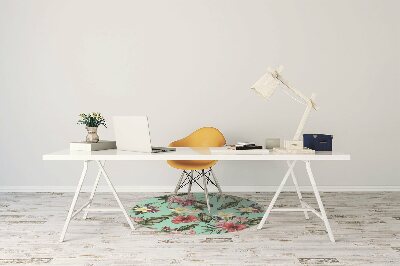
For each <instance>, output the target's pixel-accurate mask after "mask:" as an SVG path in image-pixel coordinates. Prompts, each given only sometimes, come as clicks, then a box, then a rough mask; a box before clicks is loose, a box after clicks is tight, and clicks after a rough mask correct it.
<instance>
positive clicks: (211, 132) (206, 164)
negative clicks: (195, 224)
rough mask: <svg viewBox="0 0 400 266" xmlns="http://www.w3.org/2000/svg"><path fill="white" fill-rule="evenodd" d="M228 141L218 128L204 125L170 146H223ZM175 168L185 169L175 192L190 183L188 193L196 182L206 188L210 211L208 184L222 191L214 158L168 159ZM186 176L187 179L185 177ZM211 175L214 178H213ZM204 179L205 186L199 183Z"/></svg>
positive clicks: (205, 192)
mask: <svg viewBox="0 0 400 266" xmlns="http://www.w3.org/2000/svg"><path fill="white" fill-rule="evenodd" d="M225 143H226V140H225V138H224V135H223V134H222V133H221V132H220V131H219V130H218V129H216V128H213V127H203V128H200V129H198V130H196V131H194V132H193V133H191V134H190V135H189V136H187V137H185V138H183V139H180V140H177V141H174V142H172V143H171V144H170V145H169V146H170V147H194V148H195V147H222V146H224V145H225ZM167 163H168V164H169V165H170V166H172V167H173V168H176V169H179V170H183V172H182V175H181V177H180V179H179V181H178V184H177V185H176V188H175V194H177V193H178V190H179V189H180V188H182V187H184V186H186V185H188V193H190V191H191V189H192V184H193V183H196V184H197V185H198V186H199V187H201V188H202V189H203V190H204V194H205V196H206V201H207V208H208V211H209V212H210V203H209V201H208V189H207V184H208V183H211V184H213V185H214V186H216V187H217V188H218V191H219V193H222V190H221V187H220V185H219V182H218V180H217V177H216V176H215V174H214V172H213V170H212V167H213V166H214V165H215V164H216V163H217V161H214V160H210V161H209V160H202V161H198V160H173V161H171V160H170V161H167ZM184 177H185V179H184ZM211 177H212V179H213V180H211ZM200 178H202V179H203V186H201V185H200V184H199V183H198V180H199V179H200Z"/></svg>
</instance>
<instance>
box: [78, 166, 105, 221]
mask: <svg viewBox="0 0 400 266" xmlns="http://www.w3.org/2000/svg"><path fill="white" fill-rule="evenodd" d="M105 164H106V161H103V163H102V165H103V167H104V165H105ZM100 176H101V171H100V170H99V171H98V172H97V176H96V180H95V181H94V185H93V189H92V193H90V197H89V204H88V205H87V207H86V209H85V212H84V213H83V219H84V220H86V218H87V216H88V213H89V211H88V209H89V208H90V206H91V205H92V201H93V198H94V194H96V189H97V185H98V184H99V181H100Z"/></svg>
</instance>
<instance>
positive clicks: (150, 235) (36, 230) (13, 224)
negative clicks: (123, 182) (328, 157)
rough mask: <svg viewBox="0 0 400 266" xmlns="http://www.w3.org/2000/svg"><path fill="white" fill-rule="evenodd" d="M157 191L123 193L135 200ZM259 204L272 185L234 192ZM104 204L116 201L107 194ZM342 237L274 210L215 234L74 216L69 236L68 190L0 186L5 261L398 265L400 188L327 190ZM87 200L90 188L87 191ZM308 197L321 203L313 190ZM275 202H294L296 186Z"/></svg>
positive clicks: (316, 222) (127, 200) (313, 220)
mask: <svg viewBox="0 0 400 266" xmlns="http://www.w3.org/2000/svg"><path fill="white" fill-rule="evenodd" d="M159 194H160V193H158V194H155V193H121V194H120V196H121V200H122V202H123V203H124V204H125V206H126V207H127V208H128V207H131V206H133V205H134V203H135V202H136V201H138V200H140V199H143V198H145V197H149V196H154V195H159ZM232 194H234V195H239V196H242V197H247V198H250V199H252V200H255V201H257V202H259V203H262V204H267V202H269V201H270V200H271V197H272V194H271V193H248V194H246V193H232ZM96 196H97V198H96V200H95V202H96V203H98V204H100V205H103V206H104V205H107V206H115V204H114V203H115V202H114V200H113V198H112V196H111V195H110V194H97V195H96ZM321 196H322V199H323V201H324V203H325V206H326V210H327V213H328V217H329V219H330V222H331V226H332V229H333V232H334V235H335V237H336V240H337V242H336V243H331V242H330V241H329V239H328V236H327V235H326V231H325V228H324V226H323V223H322V221H321V220H320V219H318V218H317V217H315V215H313V214H310V215H311V216H310V220H308V221H306V220H305V219H304V216H303V213H301V212H298V213H272V214H271V216H270V218H269V219H268V220H269V222H268V223H267V224H266V225H265V226H264V228H263V229H262V230H260V231H256V230H255V228H251V229H248V230H245V231H241V232H239V233H230V234H224V235H212V236H201V235H200V236H192V235H171V234H166V233H159V232H154V231H151V230H150V229H146V228H138V229H137V230H136V231H134V232H132V233H131V231H130V230H129V227H128V225H127V223H126V222H125V221H124V218H123V216H122V213H121V214H119V213H118V214H94V213H92V214H89V215H90V216H89V218H88V220H82V216H81V215H79V217H77V218H75V219H74V220H73V221H72V222H71V225H70V227H69V230H68V233H67V235H66V241H65V242H64V243H59V242H58V238H59V233H60V231H61V228H62V226H63V222H64V219H65V217H66V215H67V209H68V208H69V204H70V202H71V200H72V194H71V193H2V194H0V265H3V264H7V265H10V264H11V265H13V264H19V265H29V264H49V265H169V264H181V265H192V264H195V265H368V264H371V265H400V192H379V193H371V192H362V193H361V192H346V193H344V192H343V193H322V195H321ZM84 197H85V198H84V199H82V198H81V199H80V201H79V203H83V201H84V200H86V199H87V197H88V194H87V193H86V194H84ZM304 197H305V198H306V200H307V201H308V202H309V203H310V204H311V205H313V206H316V203H315V201H314V200H313V198H312V194H310V193H305V195H304ZM277 204H278V205H285V206H286V205H288V206H297V198H296V195H295V194H294V193H289V192H288V193H283V194H282V195H281V199H280V200H279V201H278V202H277Z"/></svg>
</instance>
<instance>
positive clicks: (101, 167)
mask: <svg viewBox="0 0 400 266" xmlns="http://www.w3.org/2000/svg"><path fill="white" fill-rule="evenodd" d="M89 162H90V160H85V161H83V169H82V174H81V178H80V179H79V183H78V186H77V187H76V191H75V195H74V198H73V199H72V203H71V207H70V208H69V211H68V215H67V219H66V220H65V223H64V228H63V230H62V232H61V236H60V242H63V241H64V238H65V234H66V232H67V229H68V225H69V223H70V222H71V219H72V218H74V217H75V216H76V215H77V214H78V213H80V212H81V211H84V214H83V219H86V218H87V215H88V212H120V211H121V212H122V213H123V214H124V216H125V218H126V220H127V222H128V224H129V226H130V228H131V230H135V227H134V226H133V223H132V221H131V219H130V218H129V216H128V213H127V212H126V210H125V208H124V206H123V205H122V203H121V200H120V199H119V197H118V194H117V191H115V188H114V186H113V184H112V183H111V180H110V178H109V177H108V175H107V173H106V171H105V169H104V165H105V161H103V162H101V161H98V160H96V161H95V162H96V163H97V166H98V168H99V171H98V173H97V177H96V179H95V182H94V185H93V189H92V192H91V194H90V197H89V200H88V201H87V202H86V203H85V204H83V205H82V206H81V207H80V208H78V209H77V210H76V211H74V209H75V205H76V202H77V200H78V196H79V193H80V191H81V188H82V184H83V181H84V180H85V177H86V173H87V169H88V163H89ZM101 176H103V177H104V179H105V180H106V182H107V184H108V186H109V187H110V189H111V192H112V193H113V195H114V198H115V200H116V201H117V203H118V206H119V208H107V209H103V208H98V209H94V208H91V204H92V202H93V198H94V195H95V194H96V189H97V185H98V183H99V181H100V177H101Z"/></svg>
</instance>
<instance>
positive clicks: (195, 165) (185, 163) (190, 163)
mask: <svg viewBox="0 0 400 266" xmlns="http://www.w3.org/2000/svg"><path fill="white" fill-rule="evenodd" d="M167 163H168V164H169V165H170V166H172V167H174V168H176V169H181V170H202V169H208V168H210V167H212V166H214V165H215V164H216V163H217V161H208V160H203V161H197V160H196V161H194V160H173V161H171V160H169V161H167Z"/></svg>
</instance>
